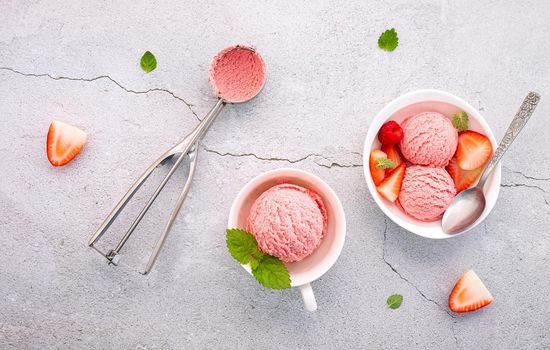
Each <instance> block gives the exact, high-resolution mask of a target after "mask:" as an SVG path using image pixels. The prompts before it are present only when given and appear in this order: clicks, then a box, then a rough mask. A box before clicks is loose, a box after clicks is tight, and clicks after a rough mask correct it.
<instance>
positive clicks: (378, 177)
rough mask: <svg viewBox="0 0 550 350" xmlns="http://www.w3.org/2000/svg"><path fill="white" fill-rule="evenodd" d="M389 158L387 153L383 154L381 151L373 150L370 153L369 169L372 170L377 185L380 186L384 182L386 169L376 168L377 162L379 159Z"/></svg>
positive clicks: (373, 179) (371, 173)
mask: <svg viewBox="0 0 550 350" xmlns="http://www.w3.org/2000/svg"><path fill="white" fill-rule="evenodd" d="M387 157H388V156H387V155H386V153H384V152H382V151H381V150H379V149H375V150H372V151H371V152H370V157H369V168H370V175H371V176H372V181H373V182H374V184H375V185H378V184H380V182H382V180H384V176H385V173H386V172H385V169H378V168H377V167H376V160H377V159H379V158H387Z"/></svg>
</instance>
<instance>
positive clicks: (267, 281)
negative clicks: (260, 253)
mask: <svg viewBox="0 0 550 350" xmlns="http://www.w3.org/2000/svg"><path fill="white" fill-rule="evenodd" d="M252 274H253V275H254V277H256V279H257V280H258V282H260V284H261V285H262V286H264V287H267V288H271V289H286V288H290V275H289V273H288V270H287V269H286V266H285V264H283V262H282V261H281V260H279V259H277V258H276V257H274V256H271V255H264V257H263V258H262V260H260V263H259V265H258V266H257V267H256V268H255V269H252Z"/></svg>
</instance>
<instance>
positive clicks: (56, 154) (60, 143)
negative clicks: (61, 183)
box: [46, 120, 86, 166]
mask: <svg viewBox="0 0 550 350" xmlns="http://www.w3.org/2000/svg"><path fill="white" fill-rule="evenodd" d="M84 143H86V133H85V132H84V131H82V130H80V129H79V128H77V127H74V126H72V125H69V124H65V123H62V122H60V121H57V120H54V121H52V123H51V124H50V129H49V130H48V137H47V140H46V153H47V154H48V160H49V161H50V163H52V165H53V166H61V165H65V164H67V163H68V162H70V161H71V160H72V159H73V158H74V157H75V156H76V155H77V154H78V152H80V150H81V149H82V146H84Z"/></svg>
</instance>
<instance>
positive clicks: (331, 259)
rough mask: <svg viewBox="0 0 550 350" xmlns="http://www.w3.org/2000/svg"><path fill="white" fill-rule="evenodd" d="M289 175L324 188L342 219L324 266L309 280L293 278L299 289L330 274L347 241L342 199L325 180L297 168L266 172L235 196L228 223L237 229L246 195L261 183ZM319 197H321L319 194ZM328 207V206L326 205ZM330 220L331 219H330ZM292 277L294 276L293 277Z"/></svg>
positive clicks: (244, 266)
mask: <svg viewBox="0 0 550 350" xmlns="http://www.w3.org/2000/svg"><path fill="white" fill-rule="evenodd" d="M289 174H291V175H295V176H297V177H300V178H306V179H308V180H309V179H312V181H311V182H314V183H316V184H318V185H320V186H322V187H323V192H324V193H327V194H328V196H329V197H330V201H331V202H330V203H331V205H332V207H333V208H334V211H335V212H337V213H336V214H335V216H339V217H340V218H341V220H340V223H339V225H338V226H337V227H335V230H337V231H338V232H340V234H336V235H335V240H334V245H333V248H332V249H331V250H330V254H327V257H326V258H324V259H323V260H322V262H323V263H322V264H320V265H316V267H317V268H315V269H313V271H312V272H309V273H308V278H304V277H301V276H297V278H294V279H293V278H291V284H290V285H291V287H297V286H301V285H304V284H307V283H311V282H313V281H315V280H317V279H318V278H320V277H321V276H323V275H324V274H325V273H327V272H328V270H330V269H331V268H332V266H333V265H334V264H335V263H336V261H337V260H338V258H339V257H340V254H341V253H342V249H343V248H344V243H345V239H346V228H347V223H346V215H345V212H344V207H343V206H342V203H341V201H340V198H338V195H337V194H336V192H335V191H334V190H333V189H332V187H330V186H329V184H327V183H326V182H325V181H324V180H323V179H321V178H320V177H318V176H317V175H314V174H312V173H310V172H307V171H305V170H301V169H296V168H277V169H272V170H268V171H265V172H263V173H260V174H258V175H256V176H255V177H253V178H252V179H250V180H249V181H248V182H247V183H246V184H245V185H244V186H243V187H242V188H241V189H240V191H239V192H238V193H237V195H236V196H235V199H234V200H233V203H232V204H231V209H230V211H229V216H228V222H227V228H235V227H236V225H237V218H238V212H239V210H240V208H241V206H242V205H243V202H244V200H245V199H246V195H247V194H248V193H250V192H251V191H252V190H253V189H254V188H255V186H257V184H258V183H259V182H261V181H262V180H263V179H265V178H270V177H274V176H280V177H285V176H288V175H289ZM319 195H321V194H320V193H319ZM325 205H326V204H325ZM328 220H330V218H328ZM241 266H242V267H243V268H244V269H245V270H246V271H248V273H250V274H252V271H251V270H250V266H249V264H241ZM291 277H292V276H291Z"/></svg>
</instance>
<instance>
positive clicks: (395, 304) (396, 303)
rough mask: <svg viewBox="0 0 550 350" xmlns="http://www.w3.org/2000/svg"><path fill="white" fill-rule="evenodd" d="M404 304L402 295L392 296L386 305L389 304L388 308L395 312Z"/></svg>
mask: <svg viewBox="0 0 550 350" xmlns="http://www.w3.org/2000/svg"><path fill="white" fill-rule="evenodd" d="M402 302H403V296H402V295H401V294H394V295H390V296H389V297H388V300H386V304H388V307H389V308H390V309H393V310H395V309H399V307H400V306H401V303H402Z"/></svg>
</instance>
